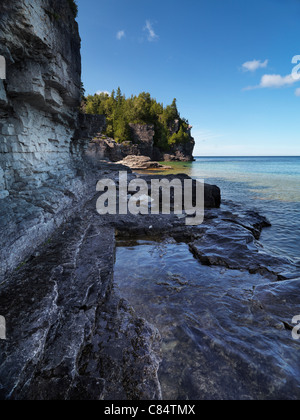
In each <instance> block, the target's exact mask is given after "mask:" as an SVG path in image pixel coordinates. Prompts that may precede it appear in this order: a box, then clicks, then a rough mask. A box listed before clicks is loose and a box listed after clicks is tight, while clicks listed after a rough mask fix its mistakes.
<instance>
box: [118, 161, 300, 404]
mask: <svg viewBox="0 0 300 420" xmlns="http://www.w3.org/2000/svg"><path fill="white" fill-rule="evenodd" d="M171 165H172V166H173V170H172V171H170V172H171V173H186V174H188V175H190V176H193V177H198V178H201V179H203V178H204V179H205V180H206V182H208V183H212V184H216V185H218V186H219V187H220V188H221V190H222V197H223V200H224V203H225V206H223V207H225V208H226V205H227V204H228V203H229V205H230V202H233V203H234V205H233V206H232V205H231V208H233V209H234V212H235V213H236V214H240V213H242V212H243V211H245V210H252V209H254V210H257V211H258V212H259V213H261V214H262V215H264V216H266V217H267V218H268V219H269V220H270V221H271V223H272V227H271V228H267V229H264V230H263V233H262V236H261V240H260V241H261V244H262V245H263V248H264V251H266V252H267V253H270V254H272V255H275V256H276V255H277V256H282V257H285V258H288V259H289V260H290V261H291V262H292V263H293V266H294V267H296V268H297V266H298V267H299V268H300V258H299V256H300V255H299V243H300V223H299V222H300V188H299V186H300V158H198V159H197V161H196V162H194V163H171ZM155 173H156V174H157V172H155ZM163 173H166V172H163ZM167 173H169V172H167ZM224 252H225V251H224ZM128 261H130V264H128ZM297 271H299V270H297V269H296V272H297ZM295 277H297V276H295ZM115 287H116V288H117V289H118V290H119V292H120V293H121V295H122V296H124V297H125V298H126V299H127V300H128V301H129V302H130V304H131V305H132V306H133V307H134V309H135V310H136V312H137V313H138V315H139V316H141V317H143V318H145V319H146V320H147V321H149V322H150V323H152V324H153V325H155V326H156V327H157V328H158V330H159V331H160V333H161V336H162V364H161V367H160V370H159V379H160V382H161V386H162V392H163V397H164V398H165V399H172V400H190V399H195V400H202V399H203V400H204V399H226V400H227V399H229V400H230V399H296V400H297V399H300V353H299V350H300V341H296V340H293V339H292V335H291V331H290V329H291V328H292V327H291V326H290V324H291V320H292V318H293V317H294V316H295V315H297V314H299V313H300V295H299V279H297V278H295V279H294V280H286V281H283V282H279V283H271V282H270V280H269V279H268V278H266V277H264V276H263V275H261V274H249V272H248V271H241V270H233V269H231V270H230V269H227V268H225V267H218V266H211V267H209V266H205V265H202V264H200V262H199V261H198V260H196V259H195V258H194V256H193V254H192V253H191V252H190V249H189V246H188V245H187V244H184V243H176V242H175V241H173V240H172V239H169V240H167V241H162V242H152V241H145V240H137V241H136V240H133V241H131V242H130V241H129V242H128V241H119V242H118V247H117V254H116V265H115Z"/></svg>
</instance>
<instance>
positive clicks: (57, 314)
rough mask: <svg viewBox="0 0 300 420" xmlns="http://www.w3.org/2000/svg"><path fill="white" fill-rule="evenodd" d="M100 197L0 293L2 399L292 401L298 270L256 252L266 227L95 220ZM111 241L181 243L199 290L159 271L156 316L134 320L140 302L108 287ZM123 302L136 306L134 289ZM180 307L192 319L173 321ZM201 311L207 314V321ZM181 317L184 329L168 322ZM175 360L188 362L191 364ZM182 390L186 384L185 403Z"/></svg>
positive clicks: (254, 221)
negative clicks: (4, 335)
mask: <svg viewBox="0 0 300 420" xmlns="http://www.w3.org/2000/svg"><path fill="white" fill-rule="evenodd" d="M112 167H114V169H116V167H115V165H111V166H110V165H107V166H106V168H105V169H104V168H103V169H102V172H101V173H100V172H99V178H101V177H102V178H107V177H110V178H111V179H113V180H115V181H116V182H117V181H118V175H119V173H118V171H116V170H112ZM123 169H124V168H123ZM128 177H129V179H134V178H135V175H134V174H129V175H128ZM98 196H99V194H96V195H94V194H91V198H90V200H89V201H87V202H86V204H85V205H84V206H82V207H80V209H78V212H77V216H76V217H75V218H74V217H73V218H69V219H68V221H66V222H64V223H63V224H62V225H61V227H60V228H59V229H57V230H56V232H55V234H53V235H52V237H51V238H50V239H49V240H47V241H45V243H44V244H43V246H40V247H39V248H38V249H36V251H35V252H34V253H33V254H32V256H31V258H29V259H27V260H26V261H24V264H22V265H20V267H18V270H16V271H15V272H13V273H12V274H11V275H7V276H6V277H5V281H4V282H3V283H2V284H1V288H0V308H1V315H2V316H5V318H6V322H7V338H8V340H7V341H0V349H1V356H0V396H1V399H106V400H107V399H118V398H120V399H136V400H138V399H160V398H162V397H170V398H173V399H186V398H187V397H188V398H197V399H211V398H215V399H217V398H224V399H231V398H238V399H240V398H241V399H254V398H258V399H260V398H270V399H271V398H291V399H294V398H295V399H296V397H299V392H298V389H299V382H298V381H299V379H298V378H299V372H298V360H299V359H298V354H299V353H298V351H299V343H298V342H297V341H294V340H293V339H292V337H291V331H290V329H288V328H287V326H288V325H290V324H291V319H292V317H293V316H295V315H297V314H298V313H300V302H299V300H298V298H297V296H298V294H297V288H298V284H299V280H298V279H299V277H300V276H299V268H297V267H296V266H293V264H291V263H290V262H289V261H285V260H283V259H277V258H274V257H272V256H270V255H267V254H266V253H265V252H264V250H263V248H262V245H261V244H260V243H259V241H258V240H257V239H258V237H259V234H260V232H261V229H263V228H264V227H265V226H267V225H268V222H267V221H266V219H265V218H264V217H261V216H260V215H258V214H256V213H252V212H248V211H243V210H242V209H238V208H237V207H235V206H234V205H232V204H230V203H227V204H226V203H224V204H223V206H222V207H221V208H220V209H207V210H206V218H205V222H204V224H203V225H200V226H197V227H187V226H186V225H185V220H184V218H181V217H177V216H174V215H171V216H168V215H160V216H152V215H151V214H149V215H148V216H141V215H139V216H132V215H124V216H113V215H106V216H101V217H100V216H99V215H98V214H97V212H96V200H97V198H98ZM115 235H117V238H118V239H119V238H123V239H126V238H130V239H132V238H133V237H137V238H140V237H145V236H146V238H148V239H147V240H148V241H153V240H154V241H155V240H156V239H157V238H159V239H160V240H162V238H166V240H167V241H171V243H173V244H176V243H179V244H180V243H184V244H185V247H186V248H185V251H184V252H188V254H189V255H190V258H192V260H193V261H194V263H195V264H196V265H197V267H198V268H197V270H200V277H201V279H202V280H201V281H202V283H201V287H200V286H199V284H194V283H195V282H196V283H197V279H199V276H198V275H196V276H195V275H194V274H193V272H191V275H190V278H189V279H188V281H187V280H186V279H185V278H184V276H179V275H178V272H176V270H175V269H173V268H174V267H172V266H171V267H167V268H168V271H169V274H168V278H167V281H166V280H165V278H164V277H163V276H161V277H160V276H159V275H157V276H156V282H157V283H158V287H163V288H164V290H165V292H164V293H165V294H163V295H160V294H158V295H157V296H156V297H161V300H160V306H159V305H158V306H157V307H156V310H157V309H158V312H157V311H156V310H153V308H151V310H148V309H147V307H146V305H142V309H143V310H142V311H140V308H141V307H140V303H139V302H138V300H134V302H132V301H131V299H130V296H127V295H126V293H125V292H124V289H122V288H118V287H119V286H118V287H116V286H117V284H116V283H115V280H114V263H115ZM168 238H169V239H168ZM189 249H190V250H191V251H192V252H193V254H194V255H195V257H196V259H195V258H193V257H192V253H191V252H190V251H189ZM184 255H185V254H184V253H179V254H178V258H177V263H178V264H179V265H181V267H182V268H183V270H184V272H185V271H186V270H188V269H189V268H188V267H189V263H190V262H191V261H190V260H188V261H187V260H185V257H184ZM151 264H152V263H151ZM154 267H159V264H156V265H155V264H154ZM128 269H129V270H130V273H131V276H132V275H134V274H135V273H138V272H139V266H138V265H135V264H134V258H131V260H130V265H128V260H127V262H126V264H125V265H124V276H123V275H122V278H121V280H122V279H124V281H125V272H126V270H128ZM143 275H144V276H146V272H143ZM144 279H145V282H142V283H145V284H147V281H146V280H147V278H146V277H144ZM282 279H287V280H286V281H282V282H278V280H282ZM211 282H214V283H215V285H217V290H218V293H217V294H216V295H215V294H214V293H213V292H212V291H211V287H210V283H211ZM232 282H233V283H232ZM124 285H125V286H126V282H124ZM285 285H286V286H287V287H286V288H285ZM189 287H192V288H193V293H192V296H191V295H190V294H189V292H188V290H189ZM198 287H200V290H201V292H200V290H198V291H197V288H198ZM127 290H128V291H129V290H130V288H129V287H127ZM130 293H131V296H135V295H136V296H139V290H138V288H137V289H133V290H131V292H130ZM151 293H152V292H151V289H148V290H144V293H143V296H149V299H148V300H149V301H150V297H151ZM181 293H184V294H185V293H187V295H183V296H181ZM212 294H213V295H214V299H215V300H213V302H211V301H210V298H211V296H212ZM172 296H177V297H178V298H180V300H179V301H178V305H177V306H176V305H175V303H174V306H173V312H172V314H171V315H172V319H173V321H172V323H173V325H175V326H176V328H175V330H174V329H173V330H172V329H171V332H170V330H169V329H168V328H162V322H161V321H160V319H161V316H162V315H161V314H166V313H167V308H168V302H170V301H171V300H172ZM183 302H184V304H183ZM186 303H188V305H190V310H191V311H192V310H193V311H195V312H196V313H197V317H196V318H194V317H193V316H190V317H189V319H188V320H187V319H186V318H185V317H186V313H185V314H182V312H181V310H182V308H183V307H185V306H184V305H185V304H186ZM211 305H212V306H213V307H214V308H215V310H216V311H217V313H210V308H211ZM180 308H181V309H180ZM160 309H161V310H162V312H160ZM151 314H152V315H151ZM154 315H155V316H154ZM181 316H182V317H183V318H182V320H181V321H183V320H184V322H181V321H180V322H178V317H179V318H180V317H181ZM187 321H188V322H187ZM174 334H175V335H174ZM176 334H177V335H176ZM195 336H196V337H197V339H196V340H195ZM174 337H175V338H174ZM176 337H177V338H176ZM182 342H184V345H182ZM195 342H196V343H197V345H196V349H195V348H194V345H193V344H194V343H195ZM178 343H181V344H178ZM191 343H192V345H191V346H190V347H189V344H191ZM237 343H238V346H237V347H236V344H237ZM243 343H244V344H243ZM180 346H181V347H180ZM182 346H183V347H182ZM180 348H181V349H183V350H185V351H184V353H185V354H186V355H191V352H192V355H193V360H194V361H193V362H191V361H190V360H187V359H186V358H185V357H183V356H182V351H181V350H180V351H179V349H180ZM191 349H192V350H191ZM176 360H177V362H176ZM178 361H180V363H181V364H180V369H179V370H178ZM172 366H173V368H172ZM175 371H177V372H180V375H179V376H176V375H175V376H174V372H175ZM245 378H246V380H245ZM184 383H189V384H191V385H189V386H188V387H187V389H188V391H183V390H184V389H185V388H184V386H183V387H182V384H184ZM178 384H179V385H178ZM178 387H179V388H180V389H178Z"/></svg>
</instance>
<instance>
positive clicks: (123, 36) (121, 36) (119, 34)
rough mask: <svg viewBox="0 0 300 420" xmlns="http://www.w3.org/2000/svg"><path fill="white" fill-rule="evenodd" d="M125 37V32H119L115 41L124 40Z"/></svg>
mask: <svg viewBox="0 0 300 420" xmlns="http://www.w3.org/2000/svg"><path fill="white" fill-rule="evenodd" d="M125 36H126V34H125V31H119V32H118V33H117V39H118V40H119V41H121V39H122V38H125Z"/></svg>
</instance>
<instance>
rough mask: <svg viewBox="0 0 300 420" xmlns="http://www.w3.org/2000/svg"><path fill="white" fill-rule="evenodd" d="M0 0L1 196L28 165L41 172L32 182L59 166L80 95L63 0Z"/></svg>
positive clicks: (75, 44)
mask: <svg viewBox="0 0 300 420" xmlns="http://www.w3.org/2000/svg"><path fill="white" fill-rule="evenodd" d="M1 3H3V4H1V22H0V45H1V46H0V54H1V55H3V56H4V57H5V58H6V62H7V80H6V82H5V81H4V82H1V98H2V100H1V114H0V130H1V143H0V147H1V149H0V152H1V157H0V159H1V160H0V163H1V168H2V186H3V185H4V187H5V190H4V191H3V190H2V196H3V195H8V194H9V192H10V191H11V190H14V189H16V183H18V182H20V181H21V182H22V180H24V179H25V178H26V176H27V175H28V174H29V173H32V172H33V170H34V171H36V172H37V173H40V174H42V175H41V176H34V177H33V178H32V179H30V181H31V182H34V183H38V184H40V183H41V182H42V181H43V180H45V179H47V177H49V176H51V174H52V173H54V174H55V175H56V174H57V172H58V170H60V169H63V170H65V167H66V163H67V162H68V160H70V147H71V146H72V144H71V139H72V137H73V133H74V128H75V127H74V122H75V120H76V118H77V112H76V108H77V107H78V106H79V101H80V83H81V59H80V37H79V33H78V28H77V24H76V23H75V22H74V16H73V14H72V11H71V9H70V7H69V4H68V2H67V1H62V2H61V1H59V0H46V1H43V2H42V1H40V0H26V1H25V0H24V1H22V0H16V1H14V2H1ZM25 180H26V182H28V181H29V179H27V178H26V179H25ZM37 186H39V185H37Z"/></svg>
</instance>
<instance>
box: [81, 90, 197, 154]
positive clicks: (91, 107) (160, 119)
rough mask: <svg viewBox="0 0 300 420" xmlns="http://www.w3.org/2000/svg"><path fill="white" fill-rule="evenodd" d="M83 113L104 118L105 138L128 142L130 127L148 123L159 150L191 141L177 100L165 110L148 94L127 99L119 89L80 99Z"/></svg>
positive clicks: (187, 125) (186, 123)
mask: <svg viewBox="0 0 300 420" xmlns="http://www.w3.org/2000/svg"><path fill="white" fill-rule="evenodd" d="M83 111H84V112H85V113H87V114H100V115H105V116H106V119H107V129H106V133H105V134H106V135H107V136H108V137H111V138H113V139H115V140H116V141H117V142H119V143H122V142H125V141H131V140H132V139H131V131H130V126H129V124H151V125H153V126H154V130H155V137H154V143H155V145H156V146H157V147H159V148H160V149H162V150H169V149H170V147H171V146H173V145H175V144H180V143H185V142H187V141H189V140H190V135H189V130H188V129H189V123H188V121H187V120H185V119H182V118H181V117H180V114H179V111H178V109H177V101H176V99H174V100H173V102H172V104H171V105H168V106H166V107H164V105H163V104H161V103H159V102H157V101H156V99H153V98H152V97H151V95H150V93H146V92H142V93H140V94H139V95H138V96H131V97H130V98H126V97H125V95H124V94H123V93H122V91H121V89H120V88H118V89H117V91H116V92H115V91H113V92H112V93H111V94H108V93H104V92H103V93H99V94H95V95H89V96H87V97H85V98H84V100H83Z"/></svg>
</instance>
